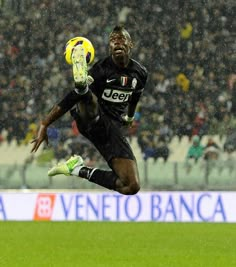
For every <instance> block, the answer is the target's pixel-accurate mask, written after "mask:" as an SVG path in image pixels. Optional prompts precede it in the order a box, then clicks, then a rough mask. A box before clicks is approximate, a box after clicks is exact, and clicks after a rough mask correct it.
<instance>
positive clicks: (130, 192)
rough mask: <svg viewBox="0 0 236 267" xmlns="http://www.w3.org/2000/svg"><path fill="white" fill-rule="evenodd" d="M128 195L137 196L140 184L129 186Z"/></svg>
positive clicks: (133, 183) (134, 183)
mask: <svg viewBox="0 0 236 267" xmlns="http://www.w3.org/2000/svg"><path fill="white" fill-rule="evenodd" d="M128 188H129V189H128V195H135V194H137V193H138V191H139V190H140V185H139V183H138V182H132V183H130V184H129V186H128Z"/></svg>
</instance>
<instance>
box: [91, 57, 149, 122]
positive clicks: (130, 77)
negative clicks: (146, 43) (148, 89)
mask: <svg viewBox="0 0 236 267" xmlns="http://www.w3.org/2000/svg"><path fill="white" fill-rule="evenodd" d="M89 74H90V75H91V76H92V77H93V78H94V82H93V83H92V84H91V85H90V89H91V90H92V92H93V93H94V94H95V95H96V96H97V98H98V102H99V105H100V107H101V109H102V110H103V112H105V113H106V114H107V115H109V116H111V117H113V118H116V119H118V120H119V118H120V116H121V115H122V114H124V113H125V111H126V107H127V106H128V103H129V102H135V103H137V102H138V100H139V98H140V96H141V94H142V92H143V90H144V86H145V83H146V80H147V70H146V68H145V67H144V66H142V65H141V64H140V63H138V62H137V61H135V60H133V59H130V60H129V64H128V66H127V67H126V68H120V67H118V66H117V65H116V64H115V63H114V62H113V60H112V58H111V56H109V57H107V58H105V59H103V60H100V61H98V62H97V63H96V64H95V65H94V66H93V67H92V68H91V69H90V71H89Z"/></svg>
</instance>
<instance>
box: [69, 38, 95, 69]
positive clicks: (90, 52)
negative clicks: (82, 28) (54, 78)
mask: <svg viewBox="0 0 236 267" xmlns="http://www.w3.org/2000/svg"><path fill="white" fill-rule="evenodd" d="M77 45H82V46H83V47H84V49H85V53H86V61H87V63H88V64H91V63H92V62H93V60H94V56H95V50H94V47H93V44H92V43H91V42H90V41H89V40H88V39H87V38H85V37H81V36H78V37H74V38H72V39H70V40H69V41H68V42H67V43H66V45H65V49H64V56H65V60H66V62H67V63H68V64H69V65H71V64H72V61H71V55H72V52H73V49H74V47H75V46H77Z"/></svg>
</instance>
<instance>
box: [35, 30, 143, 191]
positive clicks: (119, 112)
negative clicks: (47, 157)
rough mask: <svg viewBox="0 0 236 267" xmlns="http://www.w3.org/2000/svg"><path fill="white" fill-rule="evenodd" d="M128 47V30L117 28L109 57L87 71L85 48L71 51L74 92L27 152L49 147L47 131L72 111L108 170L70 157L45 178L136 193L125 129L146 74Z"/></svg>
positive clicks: (56, 109) (44, 124) (136, 181)
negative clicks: (67, 178)
mask: <svg viewBox="0 0 236 267" xmlns="http://www.w3.org/2000/svg"><path fill="white" fill-rule="evenodd" d="M132 48H133V42H132V39H131V37H130V34H129V33H128V31H127V30H126V29H125V28H124V27H122V26H116V27H115V28H114V29H113V30H112V32H111V34H110V36H109V52H110V55H109V56H108V57H106V58H104V59H102V60H99V61H98V62H97V63H96V64H94V65H93V66H92V67H91V69H90V70H89V71H88V67H87V62H86V58H85V51H84V48H83V46H82V45H77V46H76V47H75V48H74V50H73V52H72V64H73V76H74V80H75V89H74V90H72V91H70V92H69V93H68V94H67V95H66V96H65V97H64V99H62V100H61V101H60V102H59V103H58V104H56V105H55V106H54V107H53V108H52V110H51V111H50V112H49V114H48V115H47V116H46V117H45V118H44V119H43V120H42V122H41V124H40V128H39V131H38V134H37V137H36V138H35V139H34V140H33V141H32V143H33V148H32V150H31V152H36V151H37V150H38V148H39V146H40V144H41V143H42V142H43V141H46V142H47V143H48V136H47V127H48V126H49V125H50V124H51V123H53V122H54V121H55V120H57V119H58V118H60V117H61V116H62V115H63V114H65V113H66V112H67V111H69V110H70V111H71V115H72V116H73V117H74V119H75V121H76V124H77V127H78V129H79V131H80V133H81V134H83V135H84V136H85V137H86V138H88V139H89V140H90V141H91V142H92V143H93V144H94V146H95V147H96V148H97V149H98V151H99V152H100V153H101V155H102V156H103V157H104V159H105V160H106V161H107V163H108V165H109V167H110V168H111V169H110V170H102V169H98V168H91V167H87V166H85V165H84V163H83V159H82V158H81V157H80V156H78V155H74V156H72V157H71V158H70V159H68V160H67V161H66V162H65V163H61V164H58V165H56V166H54V167H53V168H51V169H50V170H49V171H48V175H49V176H54V175H58V174H64V175H74V176H78V177H80V178H84V179H87V180H89V181H90V182H93V183H96V184H98V185H100V186H103V187H105V188H108V189H111V190H115V191H117V192H119V193H121V194H125V195H132V194H136V193H137V192H138V191H139V190H140V183H139V174H138V168H137V162H136V159H135V156H134V154H133V152H132V149H131V147H130V145H129V143H128V142H127V140H126V137H125V132H124V129H125V126H126V127H129V126H131V125H132V122H133V120H134V113H135V109H136V106H137V103H138V101H139V99H140V96H141V95H142V93H143V90H144V86H145V84H146V81H147V75H148V74H147V70H146V68H145V67H144V66H142V65H141V64H140V63H138V62H137V61H135V60H134V59H132V58H131V57H130V56H131V50H132Z"/></svg>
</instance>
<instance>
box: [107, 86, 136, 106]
mask: <svg viewBox="0 0 236 267" xmlns="http://www.w3.org/2000/svg"><path fill="white" fill-rule="evenodd" d="M131 94H132V92H124V91H120V90H115V89H105V90H104V92H103V95H102V99H104V100H107V101H110V102H116V103H122V102H127V101H128V100H129V96H130V95H131Z"/></svg>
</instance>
